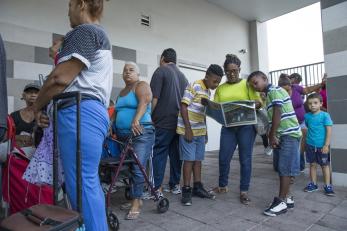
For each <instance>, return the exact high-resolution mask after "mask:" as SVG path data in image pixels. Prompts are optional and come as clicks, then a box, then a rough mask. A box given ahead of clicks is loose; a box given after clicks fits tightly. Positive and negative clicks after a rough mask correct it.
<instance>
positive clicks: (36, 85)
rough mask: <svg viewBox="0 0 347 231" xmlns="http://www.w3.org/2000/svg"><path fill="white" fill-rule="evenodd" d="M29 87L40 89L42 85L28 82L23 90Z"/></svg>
mask: <svg viewBox="0 0 347 231" xmlns="http://www.w3.org/2000/svg"><path fill="white" fill-rule="evenodd" d="M29 89H37V90H38V91H39V90H40V89H41V86H40V85H39V84H37V83H28V84H27V85H25V87H24V90H23V91H27V90H29Z"/></svg>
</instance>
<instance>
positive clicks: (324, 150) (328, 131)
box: [322, 126, 331, 153]
mask: <svg viewBox="0 0 347 231" xmlns="http://www.w3.org/2000/svg"><path fill="white" fill-rule="evenodd" d="M325 131H326V135H325V143H324V146H323V148H322V153H329V146H330V139H331V126H325Z"/></svg>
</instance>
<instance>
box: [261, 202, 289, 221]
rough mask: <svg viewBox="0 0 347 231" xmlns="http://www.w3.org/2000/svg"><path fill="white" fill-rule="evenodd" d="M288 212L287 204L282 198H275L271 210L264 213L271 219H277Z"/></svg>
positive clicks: (268, 209)
mask: <svg viewBox="0 0 347 231" xmlns="http://www.w3.org/2000/svg"><path fill="white" fill-rule="evenodd" d="M286 212H287V204H286V203H285V202H284V201H282V200H281V199H280V198H278V197H275V198H274V200H273V202H272V204H271V205H270V207H269V208H267V209H266V210H265V211H264V214H265V215H267V216H270V217H275V216H277V215H280V214H282V213H286Z"/></svg>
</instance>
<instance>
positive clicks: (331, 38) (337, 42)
mask: <svg viewBox="0 0 347 231" xmlns="http://www.w3.org/2000/svg"><path fill="white" fill-rule="evenodd" d="M346 13H347V12H346ZM346 38H347V26H344V27H341V28H338V29H335V30H331V31H327V32H324V33H323V40H324V54H325V55H327V54H331V53H335V52H340V51H344V50H347V39H346Z"/></svg>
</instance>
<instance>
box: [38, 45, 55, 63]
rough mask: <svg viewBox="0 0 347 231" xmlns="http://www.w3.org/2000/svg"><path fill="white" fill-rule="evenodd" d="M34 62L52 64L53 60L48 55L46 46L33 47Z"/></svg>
mask: <svg viewBox="0 0 347 231" xmlns="http://www.w3.org/2000/svg"><path fill="white" fill-rule="evenodd" d="M35 63H41V64H50V65H52V64H53V60H52V59H51V58H50V57H49V53H48V48H44V47H35Z"/></svg>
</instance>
